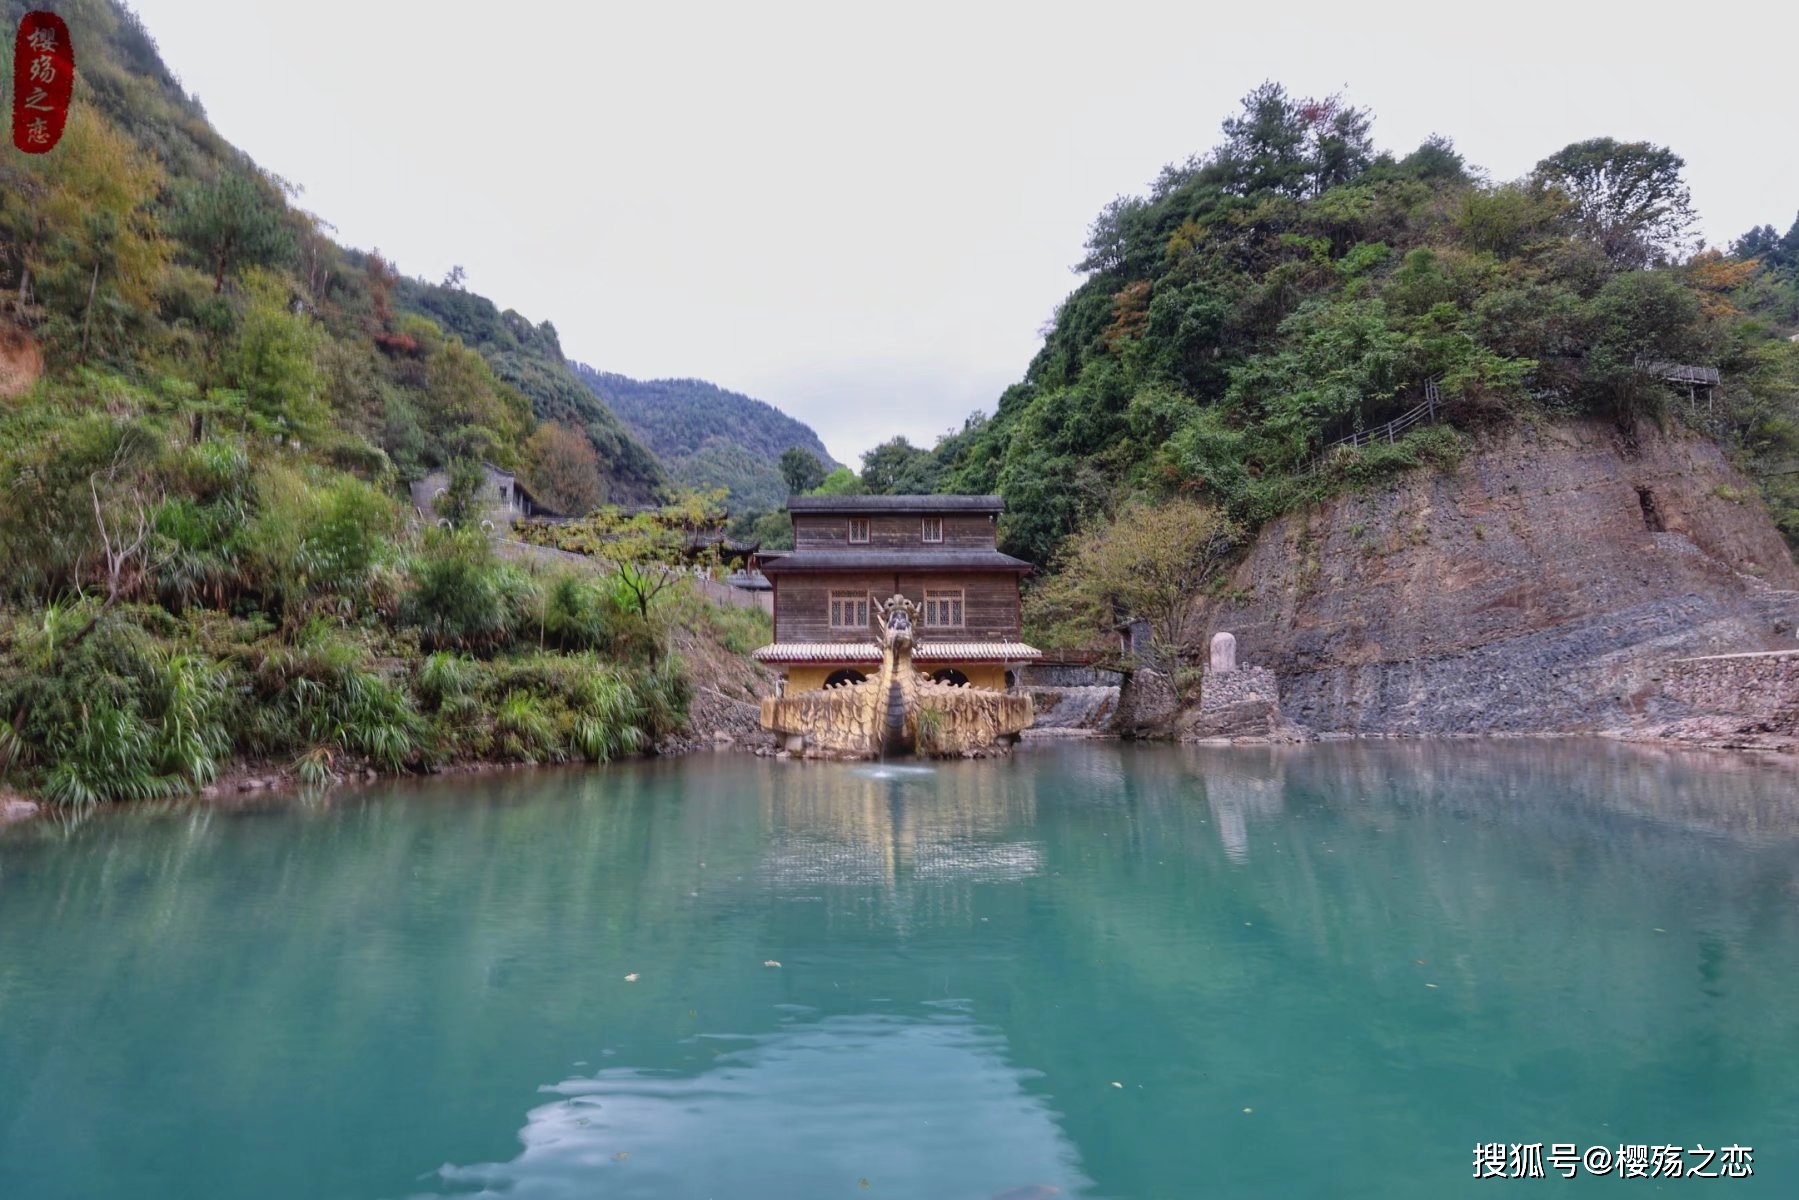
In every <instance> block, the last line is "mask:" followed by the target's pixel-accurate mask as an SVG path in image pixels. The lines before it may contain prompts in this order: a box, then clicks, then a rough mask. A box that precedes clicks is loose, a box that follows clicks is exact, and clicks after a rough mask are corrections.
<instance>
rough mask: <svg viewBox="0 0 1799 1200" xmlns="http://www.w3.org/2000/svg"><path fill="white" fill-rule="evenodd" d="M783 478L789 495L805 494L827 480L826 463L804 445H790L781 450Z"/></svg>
mask: <svg viewBox="0 0 1799 1200" xmlns="http://www.w3.org/2000/svg"><path fill="white" fill-rule="evenodd" d="M781 478H782V479H784V480H786V481H787V493H788V495H791V496H803V495H805V494H806V493H807V492H809V491H811V490H812V489H813V488H815V487H817V486H818V485H819V484H821V483H823V482H824V481H825V465H824V464H823V463H821V462H819V461H818V455H816V454H814V453H812V451H810V450H808V449H806V448H805V447H804V446H790V447H788V448H787V449H786V450H784V451H782V452H781Z"/></svg>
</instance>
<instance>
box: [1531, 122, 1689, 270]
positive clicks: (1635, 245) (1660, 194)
mask: <svg viewBox="0 0 1799 1200" xmlns="http://www.w3.org/2000/svg"><path fill="white" fill-rule="evenodd" d="M1685 166H1686V160H1685V159H1683V158H1681V157H1680V156H1679V155H1678V154H1675V153H1674V152H1673V151H1672V150H1668V149H1666V148H1664V147H1661V146H1655V145H1651V144H1650V143H1648V142H1619V141H1617V140H1615V139H1613V138H1608V137H1606V138H1591V139H1589V140H1587V141H1584V142H1575V143H1573V144H1572V145H1569V146H1566V147H1564V148H1563V149H1561V150H1560V151H1558V152H1556V153H1555V154H1552V155H1550V156H1549V157H1548V158H1546V159H1544V160H1543V161H1542V162H1540V163H1538V164H1537V166H1536V170H1535V171H1533V172H1532V175H1531V179H1532V181H1533V182H1534V183H1535V184H1537V186H1538V187H1540V188H1543V189H1546V190H1556V191H1560V192H1562V193H1564V194H1565V195H1566V196H1567V197H1568V199H1569V200H1571V201H1572V202H1573V204H1574V220H1575V223H1576V227H1577V229H1578V230H1579V231H1580V232H1581V234H1582V235H1583V236H1585V237H1587V238H1589V239H1590V240H1592V241H1593V242H1595V243H1596V244H1598V245H1599V246H1600V247H1601V248H1602V249H1603V250H1604V251H1605V255H1606V257H1607V258H1608V259H1610V260H1611V261H1612V263H1613V264H1614V265H1616V266H1618V267H1621V268H1624V269H1626V270H1631V269H1635V268H1639V267H1645V266H1648V265H1650V264H1651V263H1655V262H1665V261H1669V260H1673V259H1677V258H1679V257H1681V256H1682V255H1683V254H1684V253H1686V252H1687V251H1689V250H1691V249H1694V248H1696V247H1695V246H1694V244H1693V243H1692V240H1691V238H1690V237H1689V231H1690V230H1691V229H1692V227H1693V225H1694V224H1695V223H1696V222H1697V221H1698V219H1699V218H1698V216H1697V215H1696V214H1695V213H1694V212H1693V198H1692V193H1691V192H1690V191H1689V190H1688V188H1687V185H1686V182H1685V181H1684V180H1683V179H1682V178H1681V174H1680V173H1681V170H1682V169H1683V168H1684V167H1685Z"/></svg>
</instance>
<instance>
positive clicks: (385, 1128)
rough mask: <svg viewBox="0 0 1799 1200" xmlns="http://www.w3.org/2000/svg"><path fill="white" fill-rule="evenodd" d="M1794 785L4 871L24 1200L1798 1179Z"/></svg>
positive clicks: (405, 821) (1607, 777) (1790, 778)
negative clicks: (1577, 1170) (1597, 1147)
mask: <svg viewBox="0 0 1799 1200" xmlns="http://www.w3.org/2000/svg"><path fill="white" fill-rule="evenodd" d="M1795 790H1796V789H1795V787H1794V775H1793V773H1792V770H1791V769H1790V768H1788V769H1778V768H1776V769H1771V768H1769V767H1766V766H1763V765H1759V764H1753V763H1747V762H1744V761H1743V760H1740V759H1729V758H1724V759H1717V760H1713V759H1708V758H1704V757H1698V756H1693V755H1689V754H1683V755H1677V756H1671V755H1665V754H1657V753H1653V752H1644V751H1643V750H1641V749H1639V748H1635V747H1628V746H1616V745H1612V744H1609V743H1597V742H1596V743H1581V744H1573V743H1544V742H1517V743H1434V744H1424V743H1396V744H1354V745H1341V746H1338V745H1328V746H1312V747H1300V748H1293V749H1276V748H1259V749H1256V748H1213V747H1191V748H1177V747H1153V748H1148V747H1128V746H1118V745H1107V744H1102V743H1094V742H1081V743H1061V744H1053V745H1037V746H1032V747H1030V748H1028V749H1026V750H1025V751H1023V752H1021V753H1020V754H1018V755H1017V756H1015V757H1014V758H1013V759H1012V760H1010V761H1005V762H971V763H948V764H944V765H943V766H942V767H940V768H939V769H937V770H936V771H934V772H932V773H929V774H922V775H921V774H899V775H894V776H891V777H871V776H870V775H869V774H868V773H867V772H866V771H860V772H859V771H858V770H857V769H855V768H850V767H837V766H819V765H816V764H803V765H802V764H786V763H779V764H777V763H770V762H766V761H762V760H750V759H746V758H740V757H732V756H702V757H699V758H696V759H692V760H688V761H685V762H668V763H648V764H635V765H630V766H626V767H622V768H614V769H609V770H605V771H594V772H563V773H555V772H545V773H534V774H524V773H520V774H508V775H503V776H493V777H486V778H480V779H466V780H458V781H453V782H439V783H437V784H434V785H428V786H420V787H416V788H414V787H386V788H378V789H371V790H369V791H365V792H340V793H335V794H333V795H332V796H330V797H327V798H324V799H322V800H320V801H317V802H315V803H311V804H308V805H303V806H302V805H291V804H281V805H271V806H265V807H262V808H259V809H255V810H246V811H243V812H226V811H222V810H216V809H207V808H171V809H169V810H167V811H166V812H164V813H163V814H161V815H152V814H150V813H149V812H148V811H147V810H134V811H130V812H125V813H121V814H113V815H109V816H107V817H104V818H99V819H95V820H91V821H89V822H87V823H86V824H85V825H83V826H82V827H80V828H77V829H73V830H55V829H49V828H38V829H32V830H16V831H13V832H11V833H9V834H7V835H5V836H3V837H0V1080H3V1081H4V1084H5V1086H0V1196H7V1197H10V1196H15V1195H16V1196H30V1197H37V1196H61V1195H69V1196H112V1195H120V1196H124V1195H129V1196H133V1197H144V1198H146V1200H175V1198H177V1197H179V1198H181V1200H188V1198H190V1197H199V1196H233V1197H235V1196H249V1195H254V1196H257V1197H260V1198H266V1200H302V1198H310V1197H315V1196H320V1195H331V1196H342V1197H393V1196H404V1195H409V1194H417V1193H419V1192H421V1191H423V1192H427V1193H430V1194H441V1193H450V1194H466V1193H468V1192H470V1191H471V1190H473V1191H479V1190H482V1189H487V1190H490V1191H493V1192H496V1193H497V1192H501V1191H504V1193H505V1194H507V1195H515V1196H531V1195H540V1196H546V1197H549V1196H561V1195H574V1194H582V1195H595V1194H605V1195H632V1194H643V1195H651V1194H655V1195H674V1196H707V1195H715V1196H720V1197H723V1196H731V1197H733V1200H785V1198H786V1197H789V1196H794V1195H860V1194H862V1193H861V1191H860V1190H859V1189H858V1188H857V1186H856V1182H857V1180H859V1179H861V1178H867V1179H869V1180H870V1181H871V1184H872V1185H873V1186H872V1187H871V1188H870V1191H869V1194H870V1195H871V1196H875V1197H879V1196H881V1195H896V1194H898V1195H907V1194H910V1195H929V1196H968V1197H970V1198H971V1200H972V1198H977V1197H979V1198H984V1197H987V1196H990V1195H992V1194H995V1193H1001V1192H1004V1191H1006V1190H1007V1189H1018V1188H1029V1187H1032V1186H1040V1187H1047V1186H1052V1185H1053V1186H1055V1187H1058V1188H1060V1189H1062V1193H1063V1194H1064V1195H1068V1196H1076V1195H1083V1196H1087V1197H1090V1198H1096V1200H1097V1198H1101V1197H1144V1196H1184V1195H1193V1194H1199V1193H1202V1192H1210V1193H1215V1194H1222V1195H1327V1194H1328V1195H1333V1196H1355V1195H1364V1196H1370V1197H1373V1196H1380V1197H1383V1198H1387V1197H1419V1198H1422V1197H1434V1196H1439V1195H1443V1194H1453V1192H1454V1189H1456V1188H1457V1187H1458V1186H1460V1181H1461V1179H1462V1178H1464V1177H1465V1176H1466V1170H1467V1167H1466V1164H1467V1146H1468V1144H1469V1143H1472V1142H1473V1141H1475V1140H1483V1141H1484V1140H1502V1139H1505V1140H1511V1141H1538V1140H1543V1141H1549V1140H1559V1141H1567V1140H1574V1139H1582V1140H1584V1141H1586V1142H1588V1143H1591V1144H1604V1143H1605V1142H1607V1141H1608V1140H1609V1141H1610V1142H1611V1143H1612V1144H1614V1145H1615V1144H1617V1143H1618V1142H1619V1141H1620V1140H1652V1139H1653V1140H1657V1141H1661V1140H1667V1141H1673V1140H1685V1141H1687V1142H1688V1143H1689V1144H1690V1143H1691V1142H1693V1141H1695V1140H1699V1139H1701V1138H1703V1139H1704V1140H1705V1144H1706V1145H1708V1146H1710V1145H1712V1144H1713V1141H1712V1140H1711V1139H1713V1138H1718V1139H1723V1140H1729V1141H1737V1142H1740V1143H1742V1144H1754V1145H1756V1146H1757V1148H1758V1149H1757V1158H1756V1169H1757V1172H1758V1176H1759V1177H1764V1178H1771V1179H1774V1180H1780V1179H1781V1178H1782V1176H1785V1177H1786V1178H1791V1177H1792V1175H1793V1174H1794V1173H1795V1172H1799V1154H1796V1153H1795V1149H1794V1147H1793V1146H1792V1142H1791V1129H1792V1128H1794V1127H1795V1126H1799V1016H1796V1015H1795V1013H1794V1010H1793V1007H1792V1003H1791V997H1792V995H1793V994H1794V992H1795V991H1799V958H1796V957H1795V956H1794V954H1793V952H1792V948H1793V946H1794V945H1799V806H1796V805H1795ZM765 963H779V964H781V965H780V966H779V967H770V966H765V965H764V964H765ZM628 976H629V977H633V978H634V981H632V982H627V977H628ZM547 1081H554V1082H549V1085H548V1086H549V1090H547V1091H546V1090H545V1087H546V1082H547ZM1114 1084H1117V1085H1118V1086H1116V1087H1115V1086H1114ZM1246 1109H1248V1110H1252V1111H1250V1112H1245V1110H1246ZM583 1121H585V1122H586V1124H582V1122H583ZM521 1130H522V1132H521ZM1764 1143H1765V1144H1766V1145H1765V1148H1764V1146H1763V1144H1764ZM619 1153H623V1154H627V1155H628V1156H629V1157H628V1158H625V1159H614V1158H613V1157H612V1156H613V1155H614V1154H619ZM446 1163H447V1164H453V1165H450V1166H446V1167H444V1169H443V1172H442V1174H437V1173H436V1172H437V1169H438V1167H439V1166H440V1165H442V1164H446ZM689 1163H691V1164H693V1165H692V1168H691V1173H689V1172H690V1168H689V1166H688V1165H687V1164H689ZM1396 1163H1404V1164H1405V1169H1404V1170H1398V1169H1396V1168H1395V1164H1396ZM989 1167H991V1168H992V1169H991V1170H989V1169H988V1168H989ZM1746 1186H1748V1187H1749V1189H1750V1190H1751V1191H1753V1190H1754V1188H1755V1187H1756V1186H1761V1185H1757V1184H1756V1183H1755V1182H1754V1181H1753V1180H1751V1181H1747V1184H1746ZM631 1189H640V1190H639V1191H636V1192H634V1191H632V1190H631ZM1736 1190H1740V1188H1733V1192H1734V1191H1736Z"/></svg>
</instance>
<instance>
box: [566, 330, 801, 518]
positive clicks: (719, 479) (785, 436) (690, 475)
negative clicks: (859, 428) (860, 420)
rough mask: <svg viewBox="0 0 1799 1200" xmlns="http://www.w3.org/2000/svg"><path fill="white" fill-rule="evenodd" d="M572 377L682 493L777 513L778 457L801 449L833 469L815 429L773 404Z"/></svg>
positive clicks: (586, 374) (710, 390) (675, 384)
mask: <svg viewBox="0 0 1799 1200" xmlns="http://www.w3.org/2000/svg"><path fill="white" fill-rule="evenodd" d="M574 371H575V374H576V375H577V376H578V377H579V378H580V380H581V382H582V383H584V384H586V385H587V387H588V388H589V389H590V390H591V391H592V392H593V394H594V395H595V396H597V397H599V399H600V400H601V401H603V402H604V404H605V406H606V407H607V408H609V409H611V410H612V411H613V412H615V413H617V414H618V415H619V417H620V418H621V419H622V420H623V421H624V422H625V424H626V425H627V426H629V427H630V428H631V430H632V431H633V432H634V433H636V435H637V436H638V437H639V438H641V439H642V440H643V441H644V443H645V444H646V445H648V446H649V447H650V449H651V450H653V451H654V452H655V454H656V457H657V458H659V459H660V460H662V462H663V463H664V464H666V465H667V467H668V470H669V473H670V474H671V475H672V476H673V477H674V479H675V481H676V482H677V483H679V484H681V485H683V486H685V487H690V488H699V489H702V490H709V489H711V488H720V487H722V488H725V489H727V490H728V492H729V498H728V502H729V504H730V506H731V508H732V509H733V510H734V511H737V512H751V511H761V512H766V511H770V510H773V509H778V508H780V507H781V505H782V504H783V503H784V502H785V501H786V499H787V484H786V482H785V481H784V480H783V478H782V475H781V455H782V453H783V452H785V451H787V450H789V449H791V448H793V447H795V446H797V447H800V448H801V449H804V450H808V451H810V452H811V453H812V454H813V455H814V456H816V457H817V458H818V460H819V462H820V463H821V464H822V465H823V466H824V468H825V470H827V471H829V470H831V469H832V468H834V467H836V465H837V464H836V462H835V461H834V460H832V458H831V456H830V454H829V453H828V452H827V451H826V450H825V446H824V443H823V442H821V441H819V439H818V435H817V434H816V433H814V432H813V431H812V429H811V427H810V426H808V425H806V424H805V423H803V422H801V421H796V420H794V419H793V418H792V417H790V416H788V415H787V414H786V413H784V412H782V411H781V410H780V409H778V408H776V407H775V406H774V405H772V404H767V403H764V402H763V401H761V400H756V399H752V398H751V397H749V396H745V395H742V394H741V393H738V392H732V391H727V390H726V389H724V388H721V387H719V386H717V385H716V384H711V383H707V382H705V381H704V380H700V379H655V380H649V381H642V380H636V379H630V378H627V377H625V376H623V375H614V374H611V373H609V372H606V371H596V370H595V369H593V368H592V367H590V366H587V365H586V364H585V363H575V364H574Z"/></svg>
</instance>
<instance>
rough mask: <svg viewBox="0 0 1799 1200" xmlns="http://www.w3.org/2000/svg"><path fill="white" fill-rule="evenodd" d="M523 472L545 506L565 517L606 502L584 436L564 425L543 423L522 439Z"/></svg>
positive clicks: (594, 459) (597, 461)
mask: <svg viewBox="0 0 1799 1200" xmlns="http://www.w3.org/2000/svg"><path fill="white" fill-rule="evenodd" d="M525 473H526V477H527V478H528V479H529V480H530V482H531V487H532V488H533V489H534V490H535V491H536V492H537V495H538V497H539V498H540V499H542V500H543V502H544V503H545V504H548V505H549V506H550V507H551V508H553V509H555V510H557V511H558V512H562V513H566V514H568V515H569V516H575V517H578V516H582V515H584V514H586V513H590V512H592V511H593V510H594V509H596V508H598V507H599V506H600V505H601V503H603V502H604V501H605V499H606V496H605V489H604V488H603V487H602V485H601V482H600V456H599V454H598V453H597V452H595V450H594V448H593V443H592V442H590V441H588V440H587V435H586V434H584V433H582V432H581V431H580V430H578V429H571V428H569V427H568V426H567V425H559V424H557V423H556V422H554V421H545V422H544V423H543V424H542V425H539V426H538V427H537V431H536V432H535V433H533V434H532V435H531V436H530V437H529V438H528V439H526V441H525Z"/></svg>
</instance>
